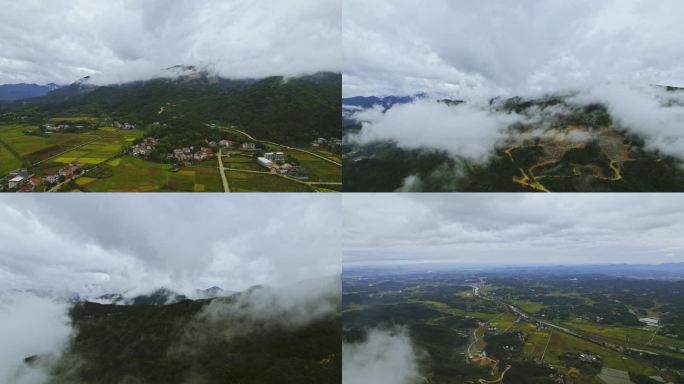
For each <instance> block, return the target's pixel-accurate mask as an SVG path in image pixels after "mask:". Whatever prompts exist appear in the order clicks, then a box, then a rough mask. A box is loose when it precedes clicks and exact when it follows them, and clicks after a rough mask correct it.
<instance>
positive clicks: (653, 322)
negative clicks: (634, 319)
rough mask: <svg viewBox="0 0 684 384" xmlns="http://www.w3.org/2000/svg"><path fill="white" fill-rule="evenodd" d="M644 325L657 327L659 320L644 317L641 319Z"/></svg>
mask: <svg viewBox="0 0 684 384" xmlns="http://www.w3.org/2000/svg"><path fill="white" fill-rule="evenodd" d="M639 321H641V322H642V323H644V324H646V325H647V326H649V327H657V326H658V319H654V318H652V317H642V318H640V319H639Z"/></svg>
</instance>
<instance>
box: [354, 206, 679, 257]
mask: <svg viewBox="0 0 684 384" xmlns="http://www.w3.org/2000/svg"><path fill="white" fill-rule="evenodd" d="M377 201H378V196H377V195H373V194H349V195H345V196H344V198H343V210H344V223H345V224H344V235H343V244H344V245H343V247H344V256H343V262H344V263H345V265H372V264H378V263H381V264H382V263H385V264H399V263H407V262H408V263H420V262H455V263H459V264H461V265H469V266H473V265H496V266H505V265H520V264H536V265H548V264H595V263H662V262H684V240H682V237H681V235H680V234H681V233H682V231H684V224H682V223H684V209H682V207H683V206H684V198H683V197H682V196H678V195H676V194H675V195H669V194H565V195H563V194H561V195H536V194H495V195H491V194H392V195H384V196H383V197H382V201H383V204H377Z"/></svg>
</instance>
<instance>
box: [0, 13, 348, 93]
mask: <svg viewBox="0 0 684 384" xmlns="http://www.w3.org/2000/svg"><path fill="white" fill-rule="evenodd" d="M0 6H1V8H2V10H3V12H2V13H1V14H0V43H1V45H2V47H3V49H2V52H0V83H18V82H36V83H49V82H56V83H61V84H68V83H71V82H73V81H75V80H77V79H79V78H80V77H83V76H86V75H92V76H93V81H94V82H97V83H100V84H103V83H118V82H126V81H132V80H139V79H146V78H149V77H152V76H156V75H159V73H160V69H162V68H166V67H169V66H172V65H176V64H186V65H192V64H194V65H201V66H208V67H210V68H211V69H213V70H215V71H216V72H218V73H220V74H221V75H223V76H226V77H232V78H243V77H264V76H269V75H285V76H294V75H300V74H306V73H313V72H317V71H323V70H329V71H339V70H340V65H341V61H342V56H341V52H340V38H341V30H340V28H341V26H340V24H341V22H340V12H341V10H340V4H339V2H338V1H335V0H323V1H320V0H295V1H288V2H282V1H275V0H266V1H253V0H200V1H190V0H177V1H162V0H146V1H136V0H117V1H109V0H94V1H93V0H76V1H72V0H55V1H49V2H45V1H39V0H27V1H21V2H15V1H11V0H3V1H1V2H0Z"/></svg>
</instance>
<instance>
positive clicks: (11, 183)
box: [0, 161, 81, 192]
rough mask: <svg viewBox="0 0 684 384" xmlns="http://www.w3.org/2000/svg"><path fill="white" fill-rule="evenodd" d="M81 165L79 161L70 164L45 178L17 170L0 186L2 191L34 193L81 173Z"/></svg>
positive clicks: (23, 170)
mask: <svg viewBox="0 0 684 384" xmlns="http://www.w3.org/2000/svg"><path fill="white" fill-rule="evenodd" d="M80 170H81V164H80V163H79V162H78V161H74V162H73V163H69V164H67V165H65V166H63V167H61V168H60V169H59V170H58V171H57V173H53V174H49V175H46V176H44V177H39V176H33V175H31V174H29V172H28V170H27V169H25V168H20V169H16V170H14V171H12V172H10V173H9V175H7V177H5V179H4V182H3V183H2V184H0V191H3V190H9V191H18V192H32V191H33V190H34V189H35V188H36V187H38V186H40V185H51V184H57V183H58V182H59V181H60V178H61V180H68V179H71V178H73V177H74V176H75V175H77V174H78V173H80Z"/></svg>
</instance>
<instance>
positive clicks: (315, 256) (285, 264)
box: [0, 194, 341, 295]
mask: <svg viewBox="0 0 684 384" xmlns="http://www.w3.org/2000/svg"><path fill="white" fill-rule="evenodd" d="M340 211H341V209H340V200H339V197H338V196H333V195H329V196H324V195H320V196H313V195H307V196H304V195H295V194H236V195H234V196H231V197H230V198H226V197H225V196H224V195H218V194H215V195H211V194H209V195H206V196H202V198H198V197H197V195H190V194H173V195H160V194H152V195H142V194H107V195H106V196H105V195H87V196H86V195H83V196H81V195H79V196H75V195H73V196H72V195H50V196H48V195H44V196H36V197H29V196H11V195H6V196H1V197H0V217H2V220H0V244H2V247H0V291H6V290H12V289H19V290H29V289H30V290H36V291H45V292H48V293H54V294H57V295H59V294H68V293H80V294H81V295H99V294H102V293H104V292H109V293H115V292H122V291H124V290H131V291H130V292H131V294H133V293H144V292H149V291H151V290H154V289H156V288H159V287H168V288H170V289H174V290H176V291H179V292H181V293H186V294H192V293H193V292H194V290H195V289H205V288H209V287H211V286H214V285H216V286H219V287H221V288H223V289H225V290H244V289H246V288H248V287H250V286H253V285H256V284H266V285H271V286H276V287H278V286H284V285H289V284H293V283H296V282H298V281H303V280H308V279H317V278H320V277H324V276H330V275H336V274H339V271H340V241H341V240H340V237H341V235H340V232H341V228H340V225H341V213H340Z"/></svg>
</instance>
